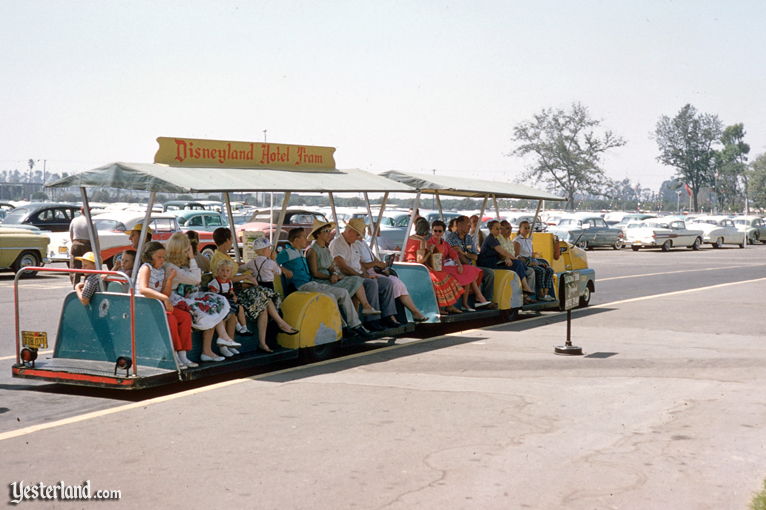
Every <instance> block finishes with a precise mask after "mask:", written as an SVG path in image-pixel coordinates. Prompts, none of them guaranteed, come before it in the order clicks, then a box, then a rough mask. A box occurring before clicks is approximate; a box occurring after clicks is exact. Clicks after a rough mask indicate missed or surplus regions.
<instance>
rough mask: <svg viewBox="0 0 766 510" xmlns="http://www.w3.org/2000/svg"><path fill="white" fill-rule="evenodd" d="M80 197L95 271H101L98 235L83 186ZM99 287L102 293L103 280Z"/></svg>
mask: <svg viewBox="0 0 766 510" xmlns="http://www.w3.org/2000/svg"><path fill="white" fill-rule="evenodd" d="M80 197H82V210H83V214H84V215H85V219H86V220H88V238H89V240H90V246H91V248H92V249H93V254H94V255H95V256H96V269H97V270H98V271H101V264H102V261H101V245H100V243H99V241H98V234H97V233H96V227H95V225H93V217H92V216H91V215H90V203H89V202H88V192H87V191H86V189H85V186H80ZM99 286H100V287H101V291H102V292H103V291H104V280H102V279H99Z"/></svg>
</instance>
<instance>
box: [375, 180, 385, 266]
mask: <svg viewBox="0 0 766 510" xmlns="http://www.w3.org/2000/svg"><path fill="white" fill-rule="evenodd" d="M387 201H388V191H386V192H385V193H383V200H382V201H381V202H380V211H378V219H377V221H376V222H375V233H376V234H380V224H381V223H382V222H383V212H384V211H385V210H386V202H387ZM375 250H376V253H375V254H376V255H377V256H378V258H380V246H379V245H378V236H377V235H376V236H375ZM381 260H382V259H381Z"/></svg>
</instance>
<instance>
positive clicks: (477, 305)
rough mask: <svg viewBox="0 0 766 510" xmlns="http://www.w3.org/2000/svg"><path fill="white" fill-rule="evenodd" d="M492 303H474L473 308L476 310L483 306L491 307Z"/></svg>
mask: <svg viewBox="0 0 766 510" xmlns="http://www.w3.org/2000/svg"><path fill="white" fill-rule="evenodd" d="M491 304H492V301H482V302H481V303H476V304H475V305H474V306H475V307H476V308H481V307H483V306H487V305H491Z"/></svg>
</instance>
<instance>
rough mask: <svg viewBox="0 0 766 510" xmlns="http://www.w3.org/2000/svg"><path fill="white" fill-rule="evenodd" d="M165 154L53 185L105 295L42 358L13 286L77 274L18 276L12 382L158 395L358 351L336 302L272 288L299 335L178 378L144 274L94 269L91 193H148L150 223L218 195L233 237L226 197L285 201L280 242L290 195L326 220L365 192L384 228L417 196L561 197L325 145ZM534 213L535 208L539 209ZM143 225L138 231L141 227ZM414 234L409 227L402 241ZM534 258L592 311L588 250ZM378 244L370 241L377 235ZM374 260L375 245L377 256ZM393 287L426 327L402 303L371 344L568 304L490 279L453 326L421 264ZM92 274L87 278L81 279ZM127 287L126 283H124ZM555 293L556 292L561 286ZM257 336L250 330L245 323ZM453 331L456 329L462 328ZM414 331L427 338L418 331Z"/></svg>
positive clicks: (204, 148) (559, 249)
mask: <svg viewBox="0 0 766 510" xmlns="http://www.w3.org/2000/svg"><path fill="white" fill-rule="evenodd" d="M157 140H158V142H159V145H160V148H159V150H158V151H157V154H156V155H155V162H154V163H121V162H117V163H111V164H108V165H104V166H102V167H99V168H96V169H93V170H89V171H85V172H82V173H79V174H75V175H71V176H68V177H66V178H64V179H61V180H59V181H56V182H54V183H51V184H48V186H51V187H74V186H76V187H79V188H80V190H81V196H82V201H83V205H84V206H85V207H84V210H85V211H86V213H85V214H86V215H87V217H88V220H89V222H90V237H91V243H92V246H94V253H95V255H96V269H95V270H93V271H92V272H95V273H99V274H102V275H103V279H104V282H105V283H104V287H103V290H102V291H101V292H97V293H96V294H95V295H94V297H93V298H92V299H91V303H90V305H88V306H83V305H82V304H81V303H80V301H79V300H78V298H77V296H76V294H75V292H74V291H72V292H70V293H69V294H67V296H65V298H64V301H63V303H62V307H61V311H60V318H59V326H58V330H57V332H56V337H55V342H54V345H53V352H52V354H50V355H49V356H47V357H45V358H44V359H41V356H40V355H39V354H38V353H39V350H40V349H44V348H47V347H48V345H47V344H48V339H47V332H45V331H35V330H27V329H24V327H25V326H27V324H26V323H25V322H24V317H23V310H20V304H19V299H18V296H19V281H20V276H21V275H22V274H23V271H59V272H72V271H74V270H70V269H60V268H38V267H29V268H25V269H23V270H21V271H19V272H18V273H17V275H16V279H15V281H14V307H15V326H16V330H15V333H16V334H15V341H16V363H15V364H13V366H12V374H13V376H14V377H21V378H30V379H38V380H45V381H50V382H57V383H64V384H73V385H85V386H98V387H106V388H115V389H128V390H136V389H142V388H148V387H153V386H160V385H166V384H173V383H178V382H179V381H191V380H195V379H201V378H205V377H209V376H211V375H217V374H221V373H226V372H232V371H237V370H242V369H246V368H251V367H256V366H263V365H270V364H274V363H276V362H279V361H283V360H290V359H298V358H307V359H310V360H311V359H322V358H325V357H327V356H329V355H331V354H332V353H333V352H334V351H335V350H336V349H337V348H338V347H340V346H342V345H344V344H348V343H353V342H355V341H358V340H355V339H350V338H344V337H343V328H342V324H343V321H342V318H341V316H340V313H339V311H338V308H337V305H336V303H335V301H334V300H333V299H332V298H331V297H329V296H327V295H325V294H321V293H313V292H301V291H294V292H291V293H289V294H287V295H285V292H284V287H283V286H282V285H280V284H279V282H278V281H277V282H275V284H276V285H275V288H276V290H277V291H279V292H280V293H282V294H283V298H284V299H283V302H282V307H281V311H282V314H283V316H284V318H285V320H286V321H287V322H289V323H290V324H291V325H293V326H294V327H295V328H297V329H298V330H299V333H298V334H295V335H287V334H285V333H281V332H278V333H276V334H274V335H270V342H271V343H272V344H273V345H272V348H273V351H274V352H271V353H266V352H263V351H260V350H258V342H257V341H256V340H253V338H255V337H237V341H238V342H240V343H242V347H241V348H240V354H239V355H237V356H234V357H233V358H227V360H226V361H221V362H213V363H200V364H199V366H198V367H194V368H182V366H181V365H180V364H179V361H178V359H177V357H176V355H175V351H174V350H173V345H172V340H171V335H170V331H169V328H168V325H167V320H166V317H165V311H164V308H163V305H162V303H161V302H160V301H158V300H155V299H151V298H146V297H143V296H141V295H137V294H136V293H135V289H134V287H132V286H131V285H130V284H129V282H131V281H132V282H135V281H136V274H137V271H138V266H139V264H136V265H135V267H134V270H133V274H132V275H126V274H124V273H116V272H112V271H107V270H106V269H104V268H102V267H101V261H100V259H99V249H98V244H97V243H98V238H97V236H96V233H95V229H94V228H93V224H92V221H90V220H91V218H90V216H89V212H88V193H87V190H88V188H93V187H112V188H119V189H129V190H143V191H148V192H149V201H148V204H147V208H146V211H147V212H146V215H147V220H148V217H149V215H150V214H151V211H152V206H153V205H154V202H155V199H156V195H157V193H204V194H209V193H221V194H222V195H223V197H224V200H225V205H226V213H227V215H228V217H229V225H231V226H232V228H234V225H235V223H234V221H233V215H232V208H231V202H230V199H229V197H230V193H250V192H256V191H258V192H279V193H283V196H284V198H283V203H282V206H281V210H280V212H279V214H278V227H277V228H276V229H273V231H275V232H280V231H281V228H282V226H283V223H284V219H285V213H286V209H287V204H288V203H289V200H290V196H291V194H292V193H296V192H319V193H323V194H327V197H328V200H329V203H330V206H331V209H332V211H333V216H334V218H333V219H335V220H336V225H337V215H336V214H335V205H334V194H335V193H363V194H364V196H365V199H366V200H367V209H368V213H369V214H370V217H371V218H377V220H376V223H379V222H380V220H381V218H382V217H383V212H384V210H385V205H386V201H387V199H388V196H389V194H390V193H409V194H413V195H415V200H414V202H415V206H414V207H413V215H412V216H411V218H410V223H412V221H414V219H415V218H414V211H415V210H416V208H417V204H418V201H419V198H420V196H421V195H422V194H423V193H431V194H434V196H435V197H436V199H437V201H438V200H439V197H440V196H442V195H453V196H472V197H483V198H484V204H485V205H486V203H487V201H488V200H489V199H490V198H491V199H492V200H493V202H494V204H495V210H496V212H498V214H499V211H498V208H497V198H531V199H537V200H540V201H541V200H561V198H559V197H557V196H555V195H552V194H549V193H545V192H541V191H538V190H534V189H532V188H529V187H526V186H521V185H512V184H508V183H496V182H492V181H479V180H475V179H470V180H469V179H462V180H460V179H454V178H441V177H440V178H439V179H436V178H435V177H430V176H420V175H418V174H407V173H404V172H387V173H384V174H382V175H375V174H372V173H369V172H365V171H362V170H356V169H349V170H340V169H337V168H336V167H335V161H334V151H335V149H334V148H332V147H315V146H303V145H287V144H273V143H255V142H252V143H251V142H227V141H217V140H197V139H185V138H158V139H157ZM369 193H382V194H383V195H382V196H383V200H382V203H381V206H380V211H379V213H378V214H377V216H374V215H373V213H372V209H371V206H370V201H369ZM538 210H539V208H538ZM148 224H149V222H148V221H144V223H143V228H144V229H146V228H147V226H148ZM407 232H409V228H408V230H407V231H406V232H404V235H406V234H407ZM145 234H146V232H145V231H144V232H142V235H141V242H140V244H139V247H138V251H139V252H140V251H141V250H142V245H143V240H144V239H145V237H146V236H145ZM233 234H234V235H233V240H234V248H233V251H234V254H235V257H236V258H237V259H239V257H240V253H241V250H240V247H239V246H238V240H237V235H236V232H233ZM534 235H535V238H534V243H535V250H536V251H538V252H540V253H541V254H542V255H543V257H545V258H546V259H548V260H549V261H550V262H551V264H552V267H553V268H554V270H555V272H556V276H555V278H556V281H557V282H558V281H559V277H560V275H561V274H562V273H564V272H576V273H577V274H578V275H579V276H581V277H580V278H579V282H580V296H581V297H580V304H581V305H582V306H587V304H588V301H589V299H590V293H591V292H593V291H594V290H595V287H594V285H595V274H594V272H593V270H592V269H589V268H588V263H587V256H586V254H585V252H584V251H582V250H580V249H578V248H576V247H574V246H572V245H569V244H567V243H563V242H561V243H559V242H558V240H556V239H554V238H553V236H552V235H550V234H545V233H535V234H534ZM373 239H374V237H373ZM373 249H374V250H376V249H377V247H376V246H374V242H373ZM393 267H394V268H395V270H396V272H397V273H398V275H399V278H400V279H402V280H403V281H404V283H405V284H406V285H407V288H408V290H409V292H410V296H411V298H412V299H413V301H414V302H415V304H416V305H417V306H418V308H419V309H420V310H421V311H422V312H423V314H424V315H426V316H427V317H428V320H427V321H426V322H425V323H421V324H418V325H417V326H415V325H414V324H413V323H412V317H411V316H410V315H409V311H408V310H406V309H405V308H404V307H402V306H401V305H398V309H399V319H400V322H402V323H403V326H400V327H397V328H392V329H389V330H385V331H382V332H380V333H377V336H378V337H394V338H395V337H397V336H402V335H408V334H412V333H413V330H415V328H423V331H426V332H427V333H426V334H427V335H428V336H430V335H438V334H440V333H441V332H442V331H444V327H446V326H447V325H448V324H449V325H450V326H451V327H452V328H453V329H454V327H455V322H456V321H464V323H465V324H466V327H468V325H471V327H474V326H475V325H476V321H477V320H495V321H496V320H499V319H500V318H508V317H510V318H513V317H514V316H515V315H516V313H517V312H518V311H519V310H524V309H535V308H550V309H558V308H559V307H560V306H563V302H562V299H563V298H562V297H561V296H560V294H559V293H560V290H559V289H558V288H557V289H555V292H556V296H557V298H558V300H557V301H555V302H552V303H550V304H540V305H524V304H523V301H522V293H521V287H520V282H519V279H518V276H516V275H515V273H513V272H512V271H496V272H495V273H496V275H497V276H496V278H495V288H494V290H495V292H494V297H493V301H494V302H495V303H496V304H497V305H498V306H497V310H488V311H480V312H469V313H465V314H461V315H460V316H441V315H439V308H438V306H437V304H436V298H435V295H434V291H433V287H432V285H431V280H430V277H429V275H428V269H427V268H426V267H425V266H423V265H420V264H414V263H406V262H395V263H394V264H393ZM78 271H79V272H81V273H87V272H89V271H87V270H78ZM131 277H132V278H131ZM557 287H559V285H557ZM249 327H250V329H251V330H254V328H255V325H254V324H250V325H249ZM458 327H459V326H458ZM415 333H421V334H422V332H415ZM201 343H202V342H201V335H200V334H194V335H193V348H192V350H191V351H189V353H188V357H189V359H190V360H192V361H198V360H199V355H200V353H201Z"/></svg>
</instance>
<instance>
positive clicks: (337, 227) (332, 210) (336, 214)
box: [327, 191, 340, 234]
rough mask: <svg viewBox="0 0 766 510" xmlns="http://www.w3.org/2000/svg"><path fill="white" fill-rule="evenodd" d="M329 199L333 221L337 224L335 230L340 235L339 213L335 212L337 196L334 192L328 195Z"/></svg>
mask: <svg viewBox="0 0 766 510" xmlns="http://www.w3.org/2000/svg"><path fill="white" fill-rule="evenodd" d="M327 197H328V198H329V199H330V211H331V212H332V221H333V222H334V223H335V229H336V231H337V233H338V234H340V225H339V224H338V213H337V212H336V211H335V195H333V194H332V191H330V192H329V193H327Z"/></svg>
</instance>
